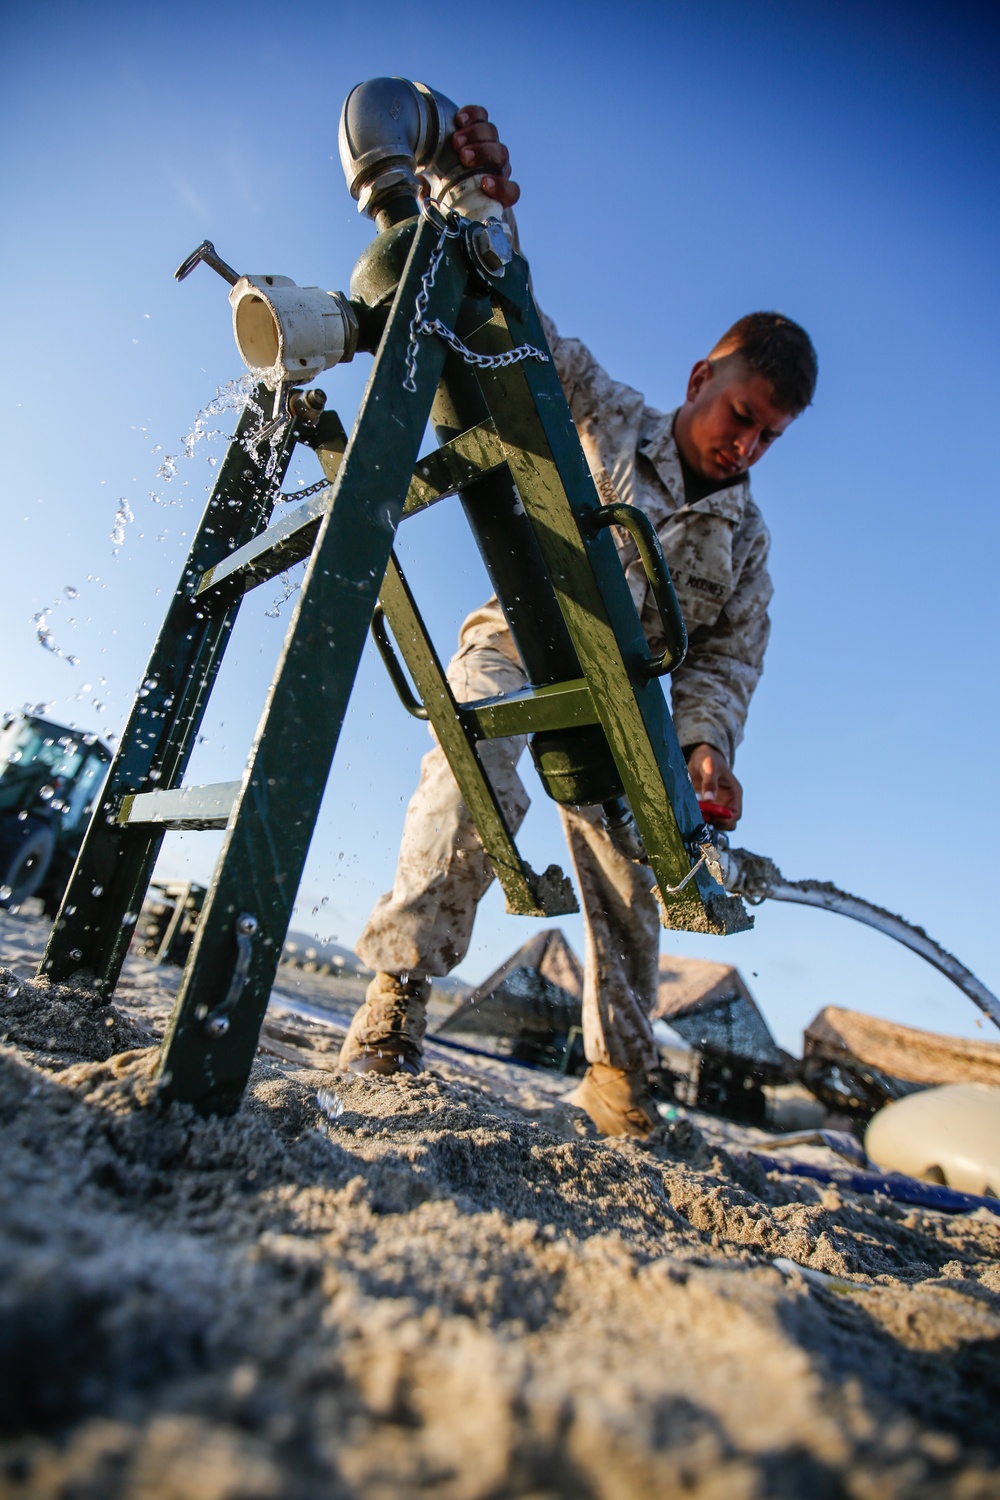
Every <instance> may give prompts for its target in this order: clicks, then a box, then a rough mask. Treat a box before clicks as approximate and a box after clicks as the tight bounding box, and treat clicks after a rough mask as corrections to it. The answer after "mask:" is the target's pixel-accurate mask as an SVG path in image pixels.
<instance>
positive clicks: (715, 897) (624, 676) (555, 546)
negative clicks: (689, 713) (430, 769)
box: [475, 261, 752, 933]
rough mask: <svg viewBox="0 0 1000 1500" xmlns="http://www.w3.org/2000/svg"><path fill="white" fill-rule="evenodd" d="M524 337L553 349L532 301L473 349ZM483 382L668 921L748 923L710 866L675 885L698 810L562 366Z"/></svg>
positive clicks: (523, 367)
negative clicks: (595, 526)
mask: <svg viewBox="0 0 1000 1500" xmlns="http://www.w3.org/2000/svg"><path fill="white" fill-rule="evenodd" d="M515 270H517V271H520V272H521V274H524V273H525V268H524V263H523V262H517V261H516V262H515V263H514V265H513V266H511V267H508V275H510V273H511V272H513V271H515ZM524 341H527V342H529V343H532V344H535V345H537V346H538V347H542V348H544V347H547V345H546V343H545V337H544V333H543V331H542V326H541V322H540V321H539V318H538V315H537V312H536V311H535V308H534V304H533V303H531V302H530V301H529V302H527V303H526V304H525V312H524V315H523V320H518V319H517V317H516V314H515V312H514V311H513V308H512V307H511V306H510V305H509V304H507V305H505V307H504V310H503V312H498V313H497V315H496V317H495V318H494V319H493V320H492V321H491V323H489V324H487V325H485V326H484V327H483V328H482V329H481V330H480V331H479V335H478V338H477V342H476V345H475V347H476V348H477V349H478V350H481V351H482V352H487V351H489V352H497V351H499V350H501V349H503V348H509V347H510V346H511V344H512V343H513V344H518V343H521V342H524ZM480 383H481V386H482V389H483V394H484V396H485V398H486V402H487V405H488V407H489V410H490V415H491V416H492V417H493V420H494V423H495V425H496V429H497V433H498V434H499V436H500V439H501V441H502V443H503V444H504V447H505V448H506V450H507V459H508V463H509V465H510V469H511V473H512V474H513V476H514V481H515V483H516V485H517V488H518V492H519V493H520V496H521V499H522V501H523V503H524V508H525V510H526V511H527V513H528V516H529V517H530V519H531V522H532V526H533V528H534V531H535V535H536V537H537V538H538V543H539V546H540V547H541V550H542V554H543V556H544V558H545V563H546V566H547V568H548V573H549V576H550V578H551V580H552V583H553V586H554V588H555V591H556V596H557V598H558V601H559V606H560V609H561V611H562V614H563V618H564V619H565V621H566V625H567V628H568V630H569V633H570V636H571V637H572V641H573V645H574V647H575V649H576V652H577V654H578V656H579V659H580V663H581V665H582V667H583V671H584V674H585V675H586V677H587V680H588V682H589V683H590V685H591V689H592V691H593V694H594V700H595V703H596V704H597V707H598V709H599V712H600V716H601V722H602V724H603V727H604V731H605V733H606V735H607V738H608V742H609V744H610V745H611V749H612V752H613V754H614V757H615V761H616V762H617V765H618V769H619V772H620V774H621V776H622V780H623V782H624V785H625V790H626V794H627V795H628V798H629V801H630V802H631V804H632V808H633V811H634V813H635V817H636V821H637V823H638V825H639V830H640V832H641V833H642V835H643V839H644V842H645V844H646V848H647V850H648V852H649V857H650V864H651V866H652V868H653V871H654V874H655V875H656V878H657V882H658V884H659V887H660V891H661V895H662V899H663V909H664V920H665V923H666V924H668V925H670V926H676V927H680V928H684V929H686V930H688V931H695V932H697V931H702V932H718V933H728V932H734V931H742V930H745V929H746V928H747V927H749V926H750V925H752V922H751V919H750V918H749V916H748V914H747V913H746V911H745V910H744V907H743V903H742V902H741V901H739V900H738V899H736V898H734V897H730V896H727V895H725V893H724V892H723V891H722V889H721V887H720V886H718V885H717V883H716V882H715V881H714V880H712V878H711V877H710V876H709V875H708V874H707V872H706V871H705V870H704V869H701V870H699V871H698V873H697V875H696V876H695V877H694V879H693V880H691V881H690V883H689V884H688V885H687V886H686V887H685V889H684V890H683V891H682V892H680V893H679V894H678V895H676V896H671V895H669V894H667V892H666V887H667V886H671V885H677V884H679V883H680V881H681V880H682V879H683V878H684V876H685V875H687V874H688V873H689V871H690V869H691V859H690V856H689V853H688V849H687V846H686V842H685V841H686V840H687V839H689V838H690V836H691V835H692V833H693V832H694V830H695V829H696V828H697V827H698V826H699V825H700V824H701V822H702V819H701V814H700V811H699V808H698V803H697V800H696V798H695V795H694V791H693V789H692V787H691V781H690V778H689V776H688V772H687V765H686V763H685V760H684V756H683V754H682V752H681V749H680V746H679V745H678V743H677V736H676V734H675V732H674V727H673V723H672V721H671V718H670V713H669V710H668V707H667V702H666V698H665V696H664V692H663V688H662V686H661V684H660V682H659V681H658V680H656V679H653V680H650V679H648V678H647V677H645V676H644V675H643V671H642V664H643V662H644V661H645V660H646V659H647V657H648V649H647V646H646V641H645V637H644V635H643V633H642V628H641V626H640V624H639V620H638V616H637V615H636V611H635V607H634V605H633V603H632V599H631V595H630V594H629V590H628V585H627V583H626V581H625V576H624V574H623V572H622V568H621V564H620V563H619V561H618V557H617V553H616V549H615V545H614V542H613V540H612V538H611V536H610V535H609V533H608V532H607V530H606V529H605V530H601V531H598V532H597V533H596V534H594V533H590V532H589V531H587V517H588V515H589V514H590V513H592V512H594V511H596V510H597V509H598V507H599V505H600V499H599V496H598V494H597V490H596V487H595V485H594V481H593V479H592V477H591V475H590V472H589V470H588V468H587V465H586V461H585V459H584V455H583V450H582V449H581V447H580V442H579V438H578V436H577V433H576V430H575V428H574V426H573V423H572V420H571V418H570V414H569V411H568V408H567V406H566V400H565V397H564V395H563V392H562V388H561V386H560V385H559V379H558V376H557V375H556V372H555V368H554V366H553V365H552V364H541V363H539V362H537V361H534V360H528V361H525V362H524V363H521V364H517V365H512V366H509V367H507V368H504V369H499V370H486V371H482V372H480Z"/></svg>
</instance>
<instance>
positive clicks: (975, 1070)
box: [804, 1005, 1000, 1086]
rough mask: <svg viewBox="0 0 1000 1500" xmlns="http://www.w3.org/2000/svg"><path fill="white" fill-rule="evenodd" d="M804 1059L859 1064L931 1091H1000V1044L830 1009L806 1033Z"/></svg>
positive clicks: (810, 1025)
mask: <svg viewBox="0 0 1000 1500" xmlns="http://www.w3.org/2000/svg"><path fill="white" fill-rule="evenodd" d="M804 1042H805V1049H804V1050H805V1057H806V1060H807V1062H808V1061H809V1060H810V1059H819V1058H823V1059H826V1060H828V1061H829V1062H833V1063H848V1064H850V1063H861V1064H864V1065H865V1066H866V1067H867V1068H873V1069H877V1070H878V1072H879V1073H881V1074H884V1075H886V1076H887V1077H889V1078H895V1079H902V1080H903V1081H904V1082H905V1083H912V1084H921V1085H927V1086H931V1085H934V1084H942V1083H991V1084H993V1085H995V1086H998V1085H1000V1042H985V1041H984V1042H978V1041H977V1042H973V1041H966V1039H965V1038H964V1037H957V1036H942V1035H939V1034H938V1033H937V1032H935V1031H918V1030H917V1029H916V1028H915V1027H912V1026H898V1025H896V1024H895V1022H893V1021H882V1020H880V1019H879V1018H878V1017H877V1016H865V1015H862V1014H861V1013H860V1012H859V1011H856V1010H841V1009H840V1007H839V1006H836V1005H827V1006H824V1008H823V1009H822V1010H821V1011H820V1013H819V1015H818V1016H817V1017H816V1019H815V1020H814V1021H812V1022H811V1023H810V1024H809V1026H808V1027H807V1028H806V1032H805V1037H804Z"/></svg>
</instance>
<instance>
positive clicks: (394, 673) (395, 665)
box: [372, 604, 430, 719]
mask: <svg viewBox="0 0 1000 1500" xmlns="http://www.w3.org/2000/svg"><path fill="white" fill-rule="evenodd" d="M372 639H373V640H374V642H375V644H376V646H377V647H378V654H379V656H381V658H382V660H383V661H384V662H385V669H386V671H387V672H388V674H389V679H390V681H391V682H392V685H393V687H394V688H395V689H396V692H397V693H398V695H399V701H400V703H401V704H402V705H403V707H404V708H405V709H406V712H407V713H408V714H412V715H413V717H414V718H415V719H429V718H430V715H429V714H428V712H427V710H426V708H425V707H424V705H423V704H422V703H421V701H420V699H419V698H418V697H417V696H416V694H415V693H414V691H413V689H412V688H411V687H410V684H409V682H408V681H407V679H406V673H405V672H404V671H403V666H402V663H401V662H400V660H399V657H398V656H397V655H396V653H395V651H394V650H393V645H392V641H390V639H389V632H388V630H386V628H385V610H384V609H383V608H382V606H381V604H376V606H375V611H374V613H373V615H372Z"/></svg>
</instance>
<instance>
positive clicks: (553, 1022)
mask: <svg viewBox="0 0 1000 1500" xmlns="http://www.w3.org/2000/svg"><path fill="white" fill-rule="evenodd" d="M582 999H583V971H582V969H581V968H580V961H579V959H578V958H577V956H576V954H575V953H574V952H573V950H572V948H571V947H570V946H569V944H568V943H567V941H566V939H565V937H564V936H563V934H562V932H561V930H560V929H559V928H558V927H555V928H552V929H550V930H549V931H548V932H540V933H539V934H538V936H537V937H533V938H532V939H531V940H530V942H527V943H525V944H524V946H523V947H521V948H518V950H517V952H516V953H514V954H512V955H511V957H510V958H508V960H507V962H506V963H504V964H501V966H500V968H499V969H496V970H495V971H494V972H493V973H492V974H491V975H490V976H489V978H488V979H485V980H484V981H483V983H482V984H481V985H480V986H479V988H478V989H477V990H474V991H473V993H472V994H471V995H470V996H469V997H468V999H467V1000H463V1001H462V1003H461V1004H460V1005H458V1006H456V1008H455V1010H453V1011H452V1013H451V1015H450V1016H449V1017H448V1018H447V1020H446V1021H444V1022H442V1024H441V1025H440V1026H439V1027H438V1028H437V1032H436V1035H438V1036H442V1035H448V1034H451V1033H455V1032H460V1033H463V1034H465V1035H469V1034H471V1035H474V1036H475V1035H479V1036H490V1037H507V1038H510V1039H511V1040H519V1039H527V1038H537V1039H538V1040H543V1039H548V1038H551V1037H553V1036H559V1035H561V1036H564V1037H565V1036H566V1035H567V1033H568V1032H569V1031H571V1030H572V1028H573V1027H579V1026H580V1024H581V1003H582Z"/></svg>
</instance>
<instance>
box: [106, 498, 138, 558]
mask: <svg viewBox="0 0 1000 1500" xmlns="http://www.w3.org/2000/svg"><path fill="white" fill-rule="evenodd" d="M134 520H135V516H134V514H133V512H132V507H131V505H129V503H128V501H127V500H126V499H125V496H124V495H122V497H121V498H120V500H119V501H118V509H117V510H116V511H115V524H114V529H113V530H112V532H111V543H112V546H113V547H114V549H115V551H116V552H117V551H118V548H119V547H122V546H124V544H125V527H126V526H127V525H128V524H129V522H130V521H134Z"/></svg>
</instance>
